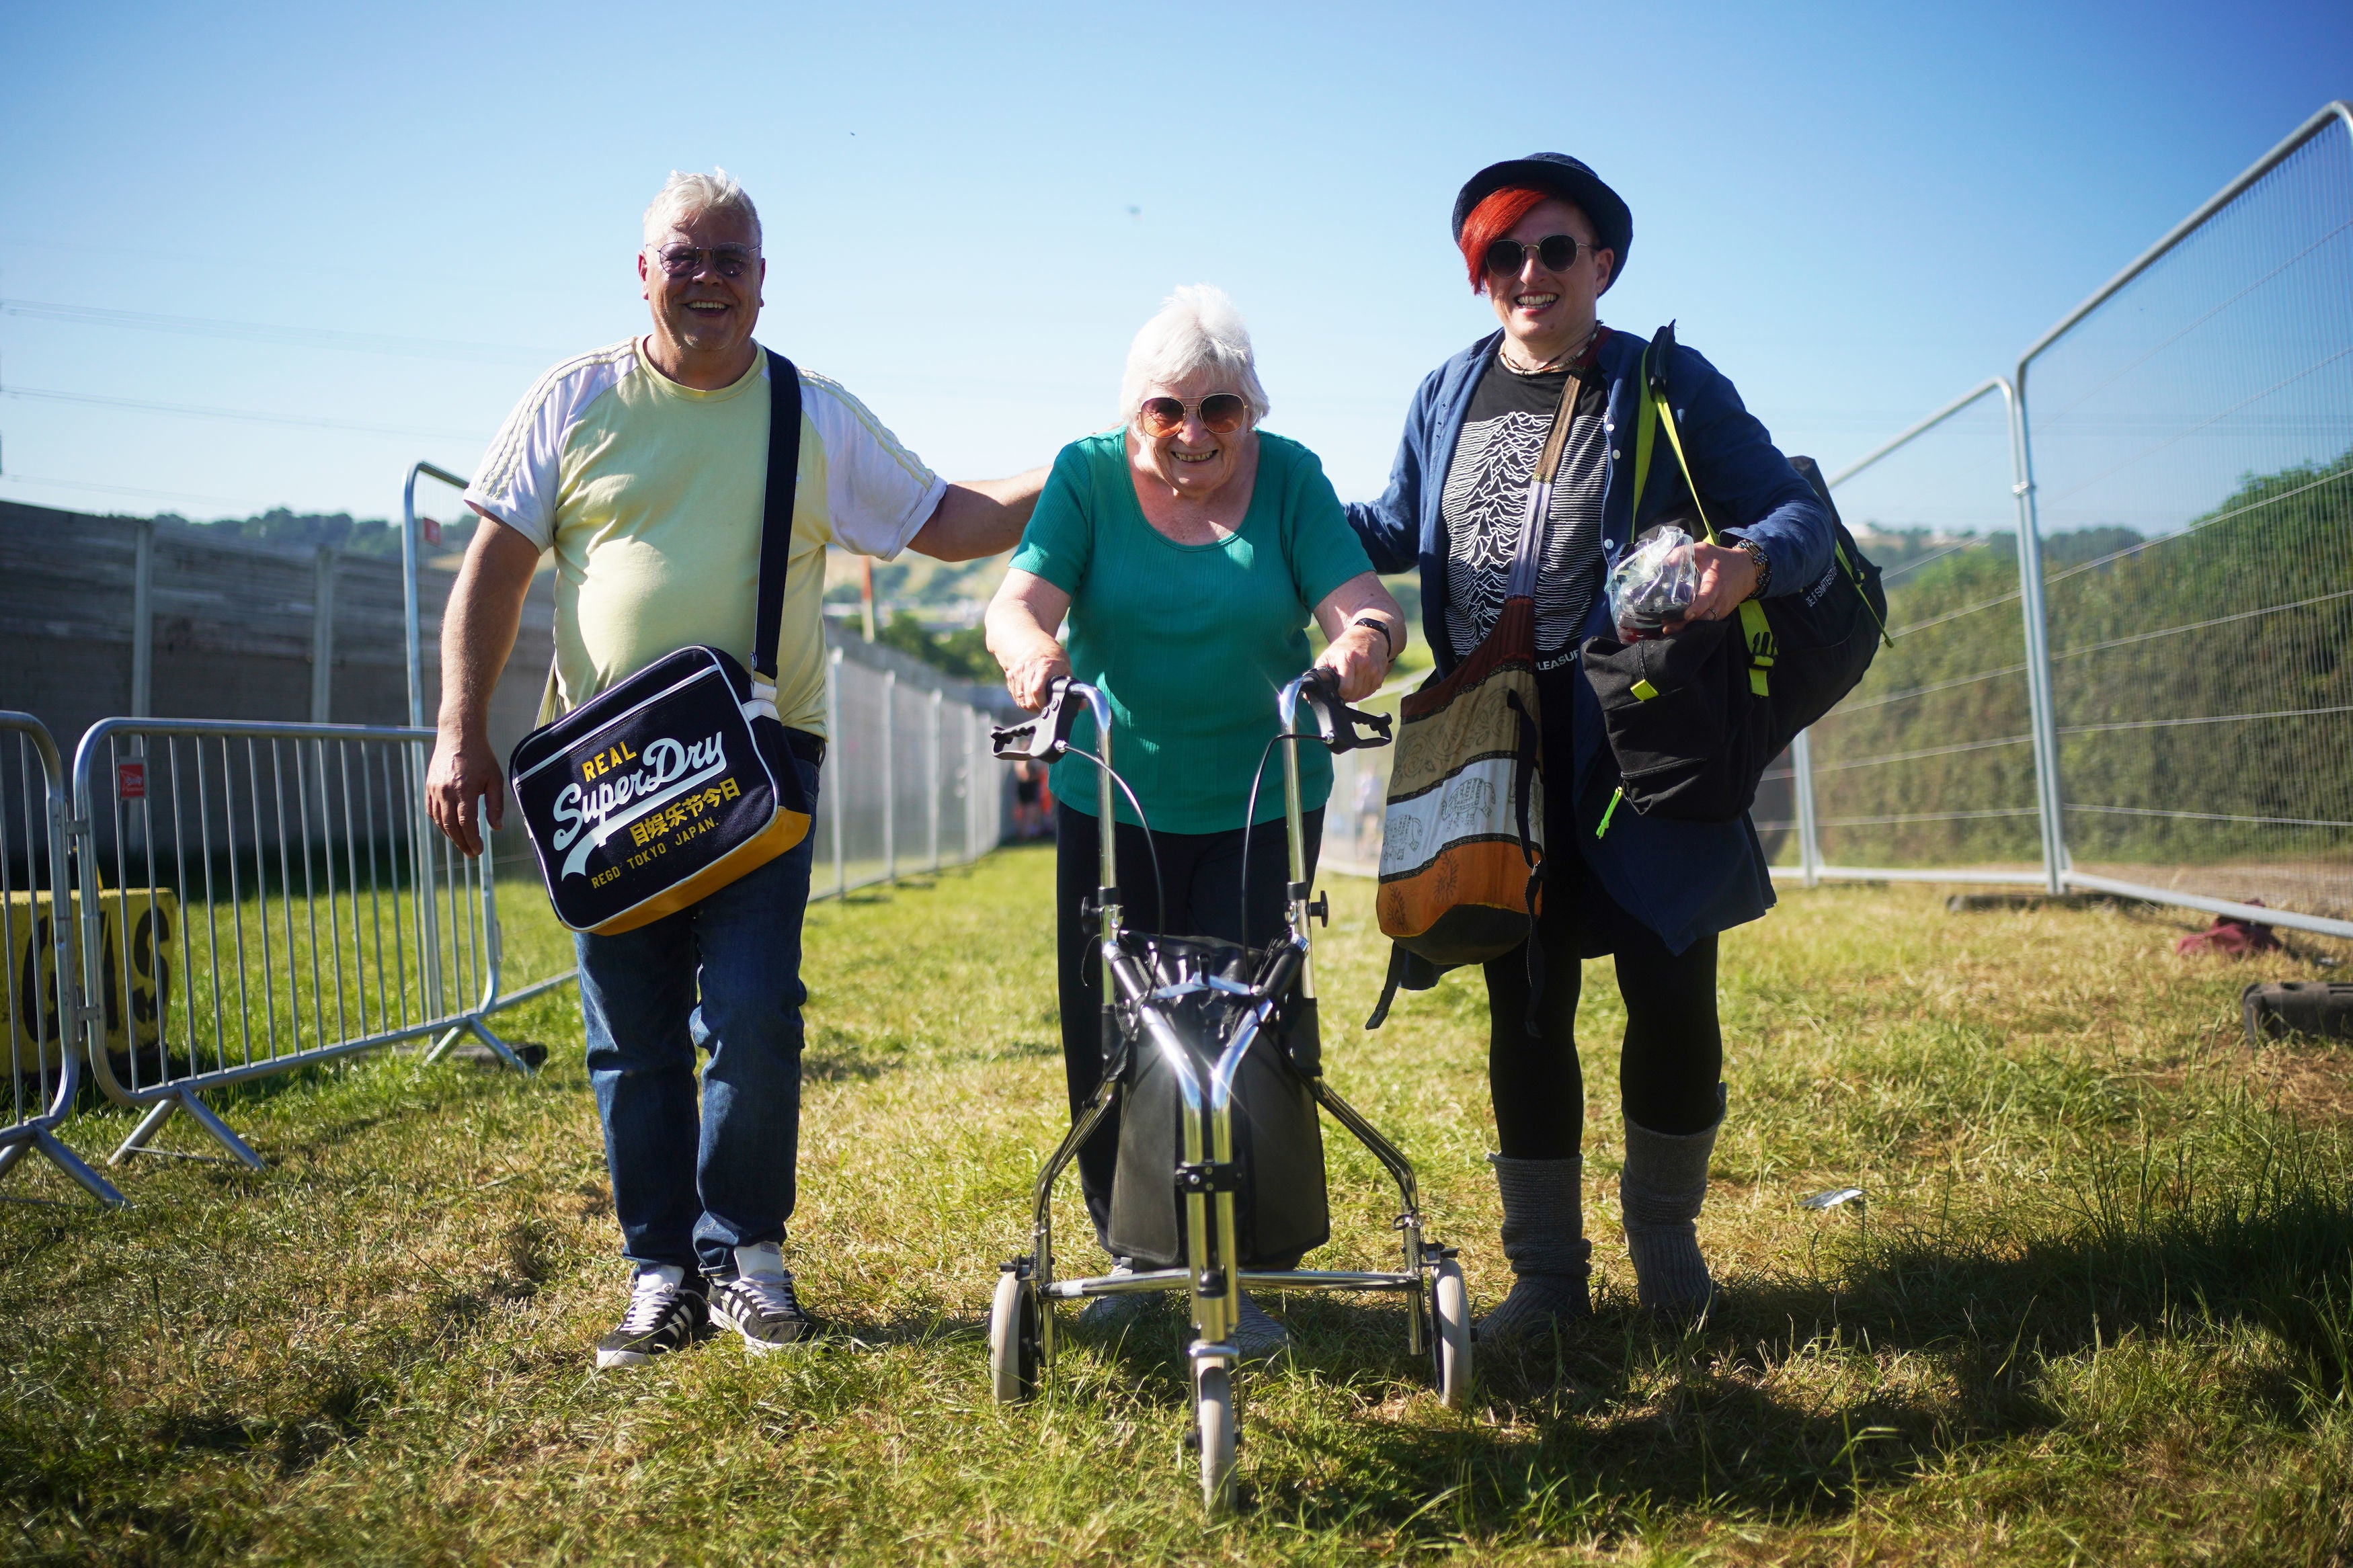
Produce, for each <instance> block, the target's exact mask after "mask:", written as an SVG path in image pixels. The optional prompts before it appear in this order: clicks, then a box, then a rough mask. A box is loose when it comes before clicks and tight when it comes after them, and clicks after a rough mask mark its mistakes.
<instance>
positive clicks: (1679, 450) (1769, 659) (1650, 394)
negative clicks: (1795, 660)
mask: <svg viewBox="0 0 2353 1568" xmlns="http://www.w3.org/2000/svg"><path fill="white" fill-rule="evenodd" d="M1642 357H1643V362H1644V370H1645V374H1644V376H1643V381H1642V389H1643V396H1642V411H1643V413H1644V414H1646V415H1647V414H1649V413H1650V412H1651V409H1652V407H1653V406H1654V405H1655V407H1656V409H1657V411H1658V420H1659V423H1660V424H1661V425H1663V426H1666V431H1667V445H1668V446H1670V447H1673V448H1674V449H1675V463H1676V466H1677V467H1679V468H1682V469H1683V484H1684V486H1685V487H1686V488H1688V489H1690V491H1691V498H1692V510H1694V511H1695V512H1697V513H1698V514H1699V525H1700V527H1701V528H1702V529H1703V530H1704V531H1706V534H1707V542H1709V543H1710V544H1713V545H1715V546H1717V547H1718V548H1721V547H1722V546H1723V543H1724V541H1723V539H1722V538H1721V537H1720V536H1719V535H1718V534H1717V533H1716V531H1715V524H1714V523H1712V522H1710V521H1708V520H1707V504H1706V503H1705V502H1704V501H1703V500H1700V499H1699V476H1697V475H1696V474H1694V473H1693V472H1692V466H1691V458H1690V456H1689V455H1688V454H1686V453H1685V452H1684V451H1683V432H1682V431H1680V430H1678V429H1677V428H1675V411H1674V407H1673V405H1672V404H1671V403H1669V402H1668V400H1667V394H1666V390H1665V388H1663V387H1655V388H1654V387H1652V386H1651V383H1650V377H1649V375H1648V374H1647V372H1648V369H1649V360H1650V355H1649V353H1648V352H1647V351H1645V353H1644V354H1643V356H1642ZM1649 423H1650V422H1649V421H1648V420H1647V419H1646V420H1644V421H1643V423H1642V426H1641V432H1640V433H1638V435H1637V437H1636V440H1635V447H1634V453H1635V458H1634V460H1635V468H1636V470H1637V473H1638V476H1639V473H1640V470H1641V458H1642V450H1641V435H1642V434H1647V433H1648V430H1649ZM1637 483H1638V484H1639V483H1640V479H1639V478H1638V479H1637ZM1635 499H1636V500H1637V501H1638V502H1639V501H1640V500H1641V491H1640V490H1639V489H1637V491H1636V493H1635ZM1740 638H1741V641H1742V642H1744V643H1746V645H1747V647H1748V689H1749V690H1751V691H1753V692H1755V693H1756V694H1757V696H1759V697H1765V696H1769V695H1770V694H1771V685H1772V681H1771V678H1770V677H1769V676H1767V673H1766V672H1767V670H1769V669H1771V668H1773V660H1774V658H1775V657H1776V656H1777V655H1778V653H1779V652H1780V647H1779V645H1778V643H1777V642H1776V641H1775V640H1774V637H1773V626H1772V624H1771V623H1770V622H1768V621H1767V620H1766V618H1765V606H1764V605H1760V604H1758V603H1757V601H1756V600H1754V599H1743V600H1741V601H1740Z"/></svg>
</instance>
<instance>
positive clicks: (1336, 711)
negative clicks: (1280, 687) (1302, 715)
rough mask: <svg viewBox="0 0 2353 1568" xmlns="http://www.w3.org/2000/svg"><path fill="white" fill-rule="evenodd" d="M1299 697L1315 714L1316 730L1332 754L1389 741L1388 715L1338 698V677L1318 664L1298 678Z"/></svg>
mask: <svg viewBox="0 0 2353 1568" xmlns="http://www.w3.org/2000/svg"><path fill="white" fill-rule="evenodd" d="M1299 698H1300V700H1301V701H1303V702H1304V703H1306V704H1307V706H1308V708H1309V710H1311V711H1313V712H1314V715H1315V733H1316V736H1317V738H1318V739H1320V740H1322V741H1323V742H1324V745H1325V746H1327V747H1329V748H1330V749H1331V750H1332V751H1333V752H1335V754H1336V753H1338V752H1354V751H1358V750H1364V749H1368V748H1371V747H1375V746H1386V745H1388V743H1389V717H1388V714H1386V713H1367V712H1366V711H1365V710H1363V709H1361V708H1351V707H1349V706H1348V705H1347V704H1346V703H1345V702H1343V701H1341V700H1340V677H1339V675H1338V674H1337V673H1336V672H1335V671H1333V670H1330V669H1326V668H1324V667H1323V666H1322V665H1317V666H1316V667H1315V668H1314V669H1311V670H1309V671H1308V672H1307V673H1306V674H1305V675H1303V676H1301V677H1300V678H1299Z"/></svg>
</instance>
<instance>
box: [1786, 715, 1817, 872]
mask: <svg viewBox="0 0 2353 1568" xmlns="http://www.w3.org/2000/svg"><path fill="white" fill-rule="evenodd" d="M1789 789H1790V793H1791V794H1793V795H1796V796H1797V797H1798V869H1799V873H1800V874H1801V875H1802V876H1803V877H1804V878H1805V884H1806V886H1807V887H1809V888H1813V887H1819V886H1820V884H1821V867H1822V847H1821V841H1820V838H1819V837H1816V834H1815V829H1814V744H1813V737H1812V736H1811V735H1810V733H1809V732H1808V731H1804V730H1800V731H1798V733H1797V736H1796V738H1795V739H1793V740H1792V741H1791V742H1789Z"/></svg>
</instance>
